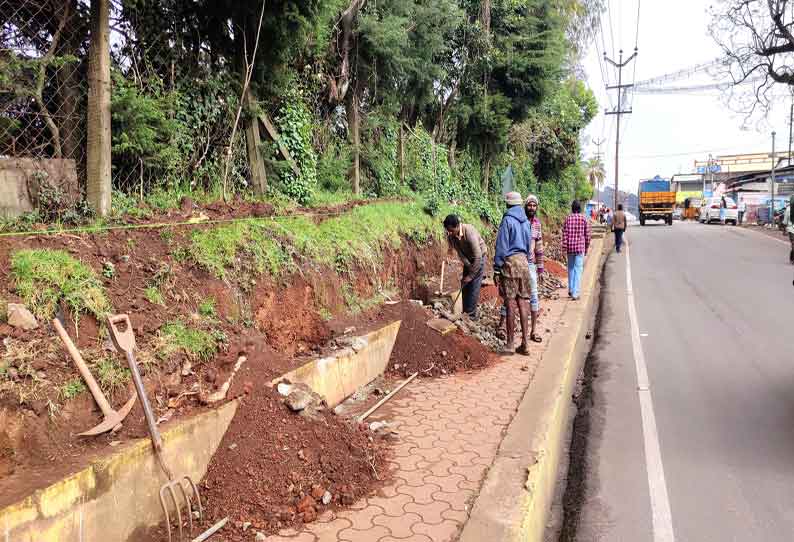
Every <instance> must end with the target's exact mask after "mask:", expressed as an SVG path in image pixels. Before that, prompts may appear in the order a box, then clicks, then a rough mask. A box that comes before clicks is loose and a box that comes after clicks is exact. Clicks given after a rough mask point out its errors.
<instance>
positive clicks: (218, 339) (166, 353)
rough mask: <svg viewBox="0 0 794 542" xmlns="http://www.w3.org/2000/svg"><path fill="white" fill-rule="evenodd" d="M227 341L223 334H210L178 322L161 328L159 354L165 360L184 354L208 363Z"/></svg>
mask: <svg viewBox="0 0 794 542" xmlns="http://www.w3.org/2000/svg"><path fill="white" fill-rule="evenodd" d="M224 341H225V337H224V336H223V334H222V333H221V332H218V331H214V332H208V331H204V330H201V329H195V328H191V327H188V326H186V325H185V324H184V323H183V322H181V321H179V320H176V321H174V322H169V323H167V324H165V325H163V327H161V328H160V343H161V346H160V348H159V349H158V351H159V354H160V356H161V357H163V358H167V357H170V356H171V355H173V354H175V353H177V352H182V353H184V354H186V355H187V356H188V357H190V358H193V359H199V360H201V361H207V360H210V359H212V357H213V356H214V355H215V354H216V353H217V352H218V348H219V346H220V343H222V342H224Z"/></svg>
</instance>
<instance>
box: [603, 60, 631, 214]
mask: <svg viewBox="0 0 794 542" xmlns="http://www.w3.org/2000/svg"><path fill="white" fill-rule="evenodd" d="M635 58H637V48H636V47H635V48H634V54H632V55H631V56H630V57H629V58H627V59H626V60H625V62H624V61H623V49H621V50H620V58H619V60H618V62H615V61H614V60H612V59H611V58H609V57H607V53H606V51H604V60H606V61H607V62H609V63H610V64H612V65H613V66H615V67H616V68H617V69H618V84H617V85H613V86H608V87H607V90H613V89H617V91H618V105H617V107H616V108H615V111H605V112H604V114H605V115H617V116H618V122H617V130H616V133H615V203H614V207H613V208H614V209H617V208H618V179H619V178H620V177H619V175H618V170H619V167H620V117H621V115H629V114H631V109H628V110H625V111H624V110H623V109H622V107H623V89H624V88H631V87H633V86H634V85H624V84H623V68H625V67H626V66H628V65H629V63H630V62H631V61H632V60H634V59H635Z"/></svg>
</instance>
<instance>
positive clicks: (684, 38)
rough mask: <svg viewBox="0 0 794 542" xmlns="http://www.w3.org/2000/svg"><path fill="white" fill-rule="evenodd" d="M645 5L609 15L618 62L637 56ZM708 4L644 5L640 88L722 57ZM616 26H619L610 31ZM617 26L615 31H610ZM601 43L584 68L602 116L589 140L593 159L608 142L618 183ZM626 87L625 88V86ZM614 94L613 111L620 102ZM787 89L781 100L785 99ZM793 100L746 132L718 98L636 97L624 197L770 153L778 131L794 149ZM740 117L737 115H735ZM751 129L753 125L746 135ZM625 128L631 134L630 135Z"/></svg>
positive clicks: (621, 7) (697, 0) (628, 122)
mask: <svg viewBox="0 0 794 542" xmlns="http://www.w3.org/2000/svg"><path fill="white" fill-rule="evenodd" d="M637 2H638V0H608V4H609V5H608V11H607V12H606V13H604V15H603V18H602V26H603V29H604V38H605V45H606V49H607V53H608V54H609V55H610V56H611V55H612V43H611V42H612V39H611V35H614V48H615V53H614V54H615V55H616V56H615V60H617V54H618V53H617V51H618V49H620V48H621V47H622V48H623V50H624V55H626V56H628V55H630V54H631V52H632V51H633V49H634V44H635V35H636V30H637V6H638V4H637ZM710 3H711V2H708V1H705V0H645V1H644V2H642V3H641V6H640V7H641V12H640V23H639V39H638V48H639V55H638V57H637V59H636V60H635V62H636V80H637V81H642V80H645V79H649V78H652V77H656V76H659V75H664V74H667V73H671V72H675V71H678V70H680V69H685V68H688V67H691V66H695V65H697V64H701V63H704V62H709V61H711V60H713V59H715V58H717V57H719V56H721V55H720V50H719V48H718V46H717V44H716V43H715V42H714V40H713V38H712V37H711V36H710V35H709V33H708V28H709V24H710V21H711V17H710V15H709V13H708V7H709V4H710ZM610 18H611V25H610ZM610 26H611V31H610ZM596 41H597V47H598V48H597V49H596V44H595V43H593V44H592V45H591V47H590V50H589V52H588V54H587V57H586V59H585V63H584V68H585V72H586V75H587V81H588V84H589V86H590V87H591V88H592V89H593V91H594V92H595V93H596V96H597V98H598V101H599V106H600V113H599V115H598V117H596V119H594V120H593V122H592V123H591V124H590V126H589V127H588V130H587V132H586V134H585V138H584V145H583V148H584V154H585V158H589V157H590V156H592V155H594V154H595V153H596V150H597V149H596V146H595V145H594V144H593V141H594V140H598V139H601V138H605V139H606V143H605V144H604V145H602V147H601V150H602V153H603V155H604V161H605V165H606V171H607V182H608V183H609V184H610V185H613V184H614V182H615V118H616V117H615V116H614V115H611V116H605V115H604V109H607V108H610V103H609V101H608V98H607V91H606V90H605V89H604V82H603V81H602V76H601V70H600V68H599V62H598V58H599V56H600V55H603V47H602V45H601V38H600V37H598V38H597V40H596ZM634 69H635V67H634V66H633V65H630V66H629V67H628V68H625V69H624V72H623V73H624V79H625V78H627V79H628V82H631V79H632V75H633V70H634ZM607 78H608V79H609V81H608V82H607V83H608V84H610V85H614V84H617V72H616V71H614V70H613V69H611V68H610V70H609V73H608V75H607ZM714 81H715V80H714V79H709V76H707V75H701V76H698V77H696V78H694V79H690V80H679V81H675V82H670V83H668V84H667V85H666V86H691V85H693V84H694V85H697V84H703V83H708V82H714ZM624 82H625V81H624ZM610 92H611V93H612V104H615V103H616V101H617V94H616V91H610ZM786 92H787V91H786V89H781V91H780V94H785V93H786ZM789 104H790V101H789V98H788V97H785V96H781V97H780V98H778V99H777V101H776V104H775V107H774V108H773V112H772V114H771V115H770V116H769V117H768V120H767V121H763V122H758V119H755V120H754V121H753V122H750V123H749V125H746V123H745V122H744V118H745V116H744V115H742V114H738V113H735V112H734V111H732V110H731V109H730V108H729V107H728V105H726V102H725V99H724V97H723V95H722V94H721V93H720V92H718V91H711V92H700V93H696V94H691V93H689V94H639V93H638V94H637V95H635V96H634V97H633V104H632V108H633V113H632V114H631V115H626V116H623V117H622V119H621V124H622V125H623V126H622V127H621V133H622V135H621V146H620V189H621V190H625V189H629V190H630V191H636V188H637V183H638V181H639V179H641V178H648V177H653V176H654V175H657V174H658V175H662V176H664V177H669V176H671V175H673V174H674V173H688V172H691V171H692V170H693V163H694V160H695V159H698V160H705V159H707V158H708V154H709V152H711V153H713V154H714V155H717V154H731V153H739V152H770V151H771V135H770V133H771V131H772V130H773V129H774V130H776V131H777V134H778V135H777V149H778V150H781V148H783V147H787V146H788V132H789V130H788V113H789ZM734 109H735V108H734ZM743 125H745V126H744V127H743ZM624 127H625V129H624Z"/></svg>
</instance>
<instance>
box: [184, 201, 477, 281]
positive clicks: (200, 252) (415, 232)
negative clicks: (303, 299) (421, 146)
mask: <svg viewBox="0 0 794 542" xmlns="http://www.w3.org/2000/svg"><path fill="white" fill-rule="evenodd" d="M423 207H424V205H423V203H422V202H421V201H418V200H417V201H405V202H379V203H373V204H371V205H362V206H359V207H356V208H354V209H352V210H350V211H348V212H346V213H344V214H342V215H339V216H335V217H331V218H328V219H326V220H324V221H322V222H321V223H319V224H317V223H316V222H314V221H313V220H312V219H310V218H308V217H304V216H297V217H287V218H281V219H278V220H267V221H261V220H250V221H242V222H236V223H234V224H228V225H224V226H218V227H211V228H207V229H203V230H200V231H196V232H194V233H193V235H192V236H191V243H190V245H189V246H188V247H185V248H184V249H183V250H179V249H177V252H175V256H176V257H179V258H181V259H190V260H192V261H194V262H195V263H196V264H198V265H199V266H200V267H203V268H204V269H206V270H207V271H209V272H210V273H211V274H213V275H214V276H216V277H218V278H221V279H223V278H226V276H227V275H228V272H229V271H230V270H232V269H239V267H240V265H241V264H242V262H243V261H244V260H245V259H246V258H250V259H252V260H253V262H254V268H255V270H256V271H257V273H259V274H262V273H264V272H268V273H269V274H270V275H272V276H274V277H279V276H282V275H283V274H284V273H286V272H288V271H291V270H292V269H293V268H294V260H293V255H299V256H300V257H301V258H303V259H305V260H308V261H309V262H311V263H314V264H317V265H327V266H330V267H333V268H335V269H337V270H339V271H349V270H350V269H352V267H353V266H354V265H355V264H357V263H361V264H365V265H368V266H369V267H376V266H377V265H378V264H379V263H380V262H381V261H382V258H383V249H384V248H386V247H391V248H393V249H398V248H400V246H401V245H402V242H403V239H406V238H407V239H411V240H413V241H414V242H416V243H417V244H419V245H422V244H426V243H427V242H429V241H430V240H433V239H435V240H440V239H441V238H442V236H443V228H442V226H441V220H442V219H441V218H434V217H431V216H429V215H428V214H427V213H425V212H424V210H423ZM443 211H444V213H443V214H441V216H446V213H449V212H458V213H460V214H461V216H462V217H463V219H464V220H466V221H467V222H470V223H473V224H475V225H477V226H478V227H480V229H481V230H482V231H483V233H484V234H485V235H486V236H490V234H489V231H488V230H487V229H486V228H484V227H482V222H481V221H480V220H479V219H477V218H476V217H474V216H471V215H468V214H467V213H466V212H465V211H463V210H461V209H458V208H453V207H446V208H444V209H443Z"/></svg>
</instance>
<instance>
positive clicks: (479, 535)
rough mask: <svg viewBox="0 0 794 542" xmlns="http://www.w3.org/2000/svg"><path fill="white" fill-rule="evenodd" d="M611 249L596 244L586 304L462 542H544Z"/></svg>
mask: <svg viewBox="0 0 794 542" xmlns="http://www.w3.org/2000/svg"><path fill="white" fill-rule="evenodd" d="M612 246H613V240H612V238H611V236H608V235H607V236H606V238H604V239H595V240H594V241H593V243H592V247H591V255H592V256H591V257H590V258H588V259H587V262H586V264H585V271H584V277H583V288H582V296H581V299H580V301H579V302H578V303H570V304H569V305H568V307H566V309H565V313H564V315H565V323H566V326H565V327H564V328H562V329H560V330H559V331H557V333H555V335H554V336H553V337H552V339H551V342H550V343H549V346H548V348H547V350H546V352H545V353H544V354H543V359H542V360H541V363H540V366H539V367H538V370H537V372H536V374H535V376H534V378H533V379H532V381H531V382H530V384H529V386H528V388H527V390H526V392H525V393H524V397H523V399H522V400H521V403H520V405H519V407H518V411H517V413H516V415H515V417H514V418H513V420H512V422H511V423H510V426H509V427H508V429H507V433H506V434H505V437H504V439H503V440H502V443H501V445H500V446H499V450H498V452H497V455H496V458H495V459H494V462H493V464H492V465H491V467H490V470H489V471H488V474H487V476H486V478H485V481H484V482H483V486H482V488H481V490H480V493H479V495H478V496H477V498H476V500H475V501H474V506H473V507H472V512H471V515H470V516H469V520H468V521H467V522H466V524H465V525H464V527H463V531H462V532H461V535H460V538H459V540H460V542H481V541H483V540H493V541H497V540H498V541H519V540H521V541H531V542H534V541H542V540H543V534H544V531H545V528H546V522H547V519H548V515H549V511H550V508H551V504H552V500H553V498H554V488H555V484H556V479H557V470H558V465H559V461H560V454H561V453H562V450H563V443H564V438H565V437H566V435H565V433H566V430H567V427H568V424H567V423H566V422H567V420H568V413H569V409H570V408H571V402H572V401H571V396H572V393H573V388H574V385H575V384H576V379H577V377H578V375H579V373H580V372H581V368H582V364H583V362H584V359H585V357H586V355H587V351H588V350H589V343H588V340H587V338H586V334H587V331H588V328H589V326H590V325H591V323H592V322H593V320H594V317H595V312H596V308H597V306H598V298H599V295H600V291H599V288H598V280H599V277H600V274H601V268H602V263H603V260H604V257H605V255H606V254H607V253H608V251H609V250H610V249H611V248H612Z"/></svg>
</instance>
